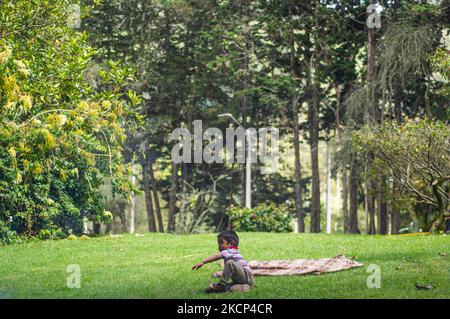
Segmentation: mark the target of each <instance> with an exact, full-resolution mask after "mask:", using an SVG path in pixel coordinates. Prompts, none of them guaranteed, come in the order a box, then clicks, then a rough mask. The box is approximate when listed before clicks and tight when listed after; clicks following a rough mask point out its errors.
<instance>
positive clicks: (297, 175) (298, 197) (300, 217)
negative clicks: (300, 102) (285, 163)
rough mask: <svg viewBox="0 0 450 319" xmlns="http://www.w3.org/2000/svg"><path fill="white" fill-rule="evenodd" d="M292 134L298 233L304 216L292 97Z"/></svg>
mask: <svg viewBox="0 0 450 319" xmlns="http://www.w3.org/2000/svg"><path fill="white" fill-rule="evenodd" d="M292 112H293V122H294V123H293V133H294V162H295V211H296V216H297V225H298V232H299V233H304V232H305V220H304V218H305V214H304V211H303V194H302V175H301V166H300V136H299V125H298V106H297V98H296V97H292Z"/></svg>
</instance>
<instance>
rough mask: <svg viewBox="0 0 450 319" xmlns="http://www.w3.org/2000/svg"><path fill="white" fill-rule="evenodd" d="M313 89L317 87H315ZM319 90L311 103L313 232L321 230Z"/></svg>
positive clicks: (310, 140) (314, 93)
mask: <svg viewBox="0 0 450 319" xmlns="http://www.w3.org/2000/svg"><path fill="white" fill-rule="evenodd" d="M313 91H316V88H315V87H313ZM318 104H319V102H318V97H317V92H313V101H312V103H311V102H310V103H309V105H310V106H309V115H310V120H309V126H310V127H309V145H310V151H311V171H312V177H311V184H312V194H311V233H318V232H320V175H319V114H318V113H319V112H318Z"/></svg>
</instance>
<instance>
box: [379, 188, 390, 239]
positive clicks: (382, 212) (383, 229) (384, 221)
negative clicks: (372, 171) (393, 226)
mask: <svg viewBox="0 0 450 319" xmlns="http://www.w3.org/2000/svg"><path fill="white" fill-rule="evenodd" d="M383 184H384V183H378V184H377V192H378V194H377V195H378V196H377V197H378V234H380V235H386V234H387V233H388V232H389V226H388V225H389V220H388V219H389V218H388V207H387V203H386V200H385V199H384V194H383V188H384V187H385V185H383Z"/></svg>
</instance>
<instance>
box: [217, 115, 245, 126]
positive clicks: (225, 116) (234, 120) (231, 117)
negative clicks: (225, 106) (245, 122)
mask: <svg viewBox="0 0 450 319" xmlns="http://www.w3.org/2000/svg"><path fill="white" fill-rule="evenodd" d="M217 117H218V118H228V119H230V120H232V121H233V122H235V123H236V124H237V125H238V126H242V124H241V123H239V121H238V120H236V119H235V118H234V116H233V115H232V114H231V113H222V114H219V115H217Z"/></svg>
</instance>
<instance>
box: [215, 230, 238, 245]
mask: <svg viewBox="0 0 450 319" xmlns="http://www.w3.org/2000/svg"><path fill="white" fill-rule="evenodd" d="M217 239H218V240H221V239H223V240H225V241H226V242H227V243H231V244H232V245H233V246H239V237H238V235H237V234H236V233H235V232H234V231H232V230H225V231H222V232H220V233H219V235H217Z"/></svg>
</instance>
